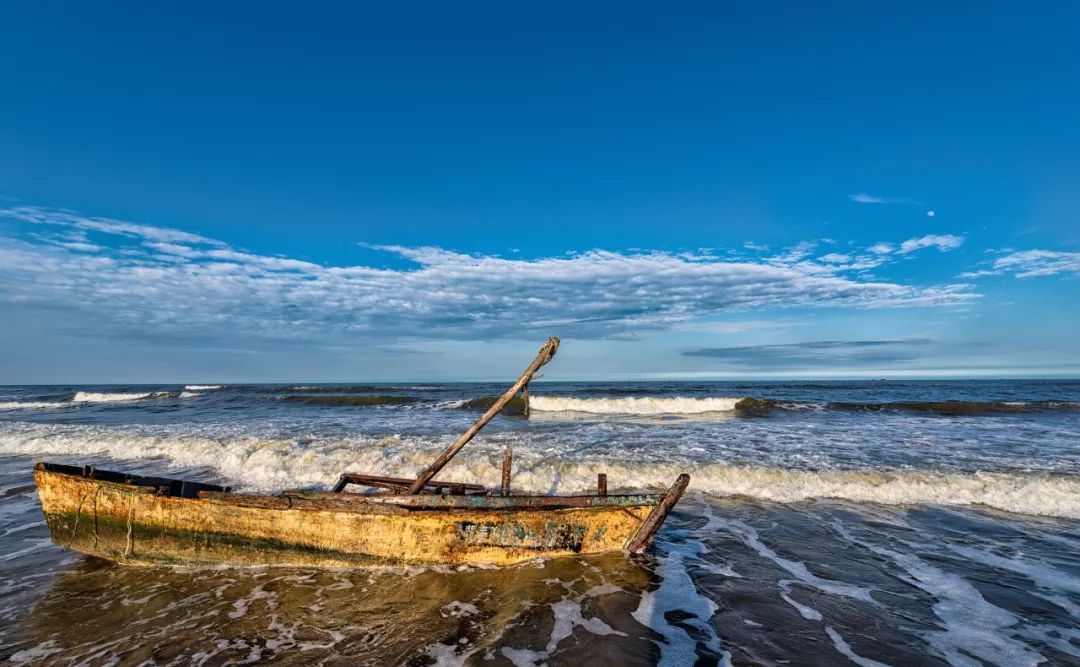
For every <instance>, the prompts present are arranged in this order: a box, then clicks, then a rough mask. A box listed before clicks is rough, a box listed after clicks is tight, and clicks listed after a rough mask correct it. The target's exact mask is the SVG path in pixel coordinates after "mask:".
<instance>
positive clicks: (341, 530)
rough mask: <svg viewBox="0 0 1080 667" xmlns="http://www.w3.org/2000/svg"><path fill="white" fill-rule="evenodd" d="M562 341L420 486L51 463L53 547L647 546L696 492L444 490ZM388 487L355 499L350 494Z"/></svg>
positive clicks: (277, 561)
mask: <svg viewBox="0 0 1080 667" xmlns="http://www.w3.org/2000/svg"><path fill="white" fill-rule="evenodd" d="M558 344H559V341H558V339H557V338H552V339H551V340H549V341H548V343H547V345H545V346H544V348H542V349H541V351H540V354H538V355H537V358H536V359H535V360H534V361H533V364H532V365H530V366H529V368H528V369H527V370H526V371H525V373H523V374H522V376H521V378H519V380H518V382H517V383H516V384H515V385H514V386H513V387H511V388H510V390H509V391H507V392H506V394H504V395H503V396H502V397H501V398H500V399H499V401H496V403H495V404H494V405H493V406H492V407H491V409H489V410H488V411H487V412H486V413H485V414H484V416H483V417H481V418H480V420H478V421H477V422H476V423H475V424H474V425H473V426H472V427H471V428H470V429H469V430H468V431H466V432H465V434H464V435H462V436H461V438H459V439H458V441H457V442H455V443H454V445H452V446H451V447H450V448H449V449H447V451H446V452H444V453H443V454H442V456H440V457H439V459H437V460H436V461H435V463H434V464H433V465H432V466H430V467H428V468H427V469H425V470H424V471H422V472H421V473H420V475H418V477H417V478H416V479H398V478H389V477H377V476H371V475H362V474H355V473H345V474H343V475H341V477H340V479H339V480H338V483H337V484H336V485H335V487H334V489H333V490H332V491H285V492H283V493H281V494H278V495H250V494H244V493H234V492H232V491H231V490H230V489H229V488H227V487H222V486H216V485H213V484H201V483H196V482H187V481H183V480H176V479H168V478H162V477H146V476H139V475H127V474H123V473H118V472H112V471H106V470H97V469H94V468H91V467H82V468H80V467H76V466H66V465H59V464H54V463H38V464H37V466H36V467H35V470H34V481H35V483H36V484H37V488H38V494H39V496H40V498H41V505H42V509H43V511H44V513H45V518H46V522H47V523H48V526H49V531H50V534H51V535H52V539H53V541H54V542H56V543H57V544H58V545H60V546H62V547H66V548H69V549H73V550H75V551H79V552H82V553H85V554H89V555H91V556H97V557H99V558H105V559H108V560H112V561H116V562H120V563H128V564H162V563H164V564H185V563H186V564H199V563H201V564H226V565H296V566H309V567H310V566H314V567H356V566H364V565H388V564H407V563H446V564H463V563H493V564H499V565H504V564H511V563H516V562H521V561H525V560H529V559H532V558H536V557H549V556H566V555H573V554H587V553H599V552H604V551H613V550H619V549H624V550H627V551H630V552H640V551H643V550H644V549H645V548H646V547H647V546H648V545H649V543H650V542H651V540H652V537H653V535H654V534H655V532H656V531H657V529H659V527H660V525H661V524H662V523H663V521H664V519H665V518H666V517H667V515H668V513H669V512H670V511H671V509H672V508H673V507H674V506H675V503H677V502H678V500H679V498H680V496H681V495H682V493H683V491H684V490H685V489H686V486H687V484H688V483H689V479H690V478H689V476H688V475H685V474H684V475H680V476H679V477H678V479H677V480H676V481H675V483H674V484H673V485H672V486H671V488H670V489H669V490H668V491H667V492H666V493H662V494H630V495H616V494H610V495H609V494H608V493H607V478H606V476H605V475H603V474H601V475H600V476H599V477H598V480H597V492H596V493H595V494H593V495H576V496H535V495H518V494H513V493H511V490H510V473H511V464H512V457H511V455H510V452H509V451H507V452H506V453H505V455H504V458H503V471H502V472H503V476H502V487H501V488H500V489H497V490H488V489H485V488H484V487H482V486H480V485H477V484H463V483H457V482H442V481H435V480H434V479H433V478H434V477H435V475H436V474H438V472H439V471H440V470H441V469H442V467H443V466H445V464H446V463H447V462H448V461H449V460H450V459H451V458H452V457H453V456H454V455H455V454H456V453H457V452H458V451H460V449H461V448H462V447H463V446H464V445H465V443H467V442H468V441H469V440H470V439H471V438H472V437H473V436H475V435H476V433H477V432H479V430H480V429H481V428H483V426H484V424H486V423H487V422H488V421H490V419H491V418H492V417H494V416H495V414H497V413H498V411H499V410H500V409H501V408H502V406H503V405H505V403H506V402H507V401H509V400H510V399H511V398H513V397H514V396H515V395H516V394H517V393H518V392H519V391H522V390H524V389H525V387H526V386H527V384H528V381H529V380H530V379H531V378H532V377H533V374H534V373H535V372H536V370H537V369H538V368H539V367H540V366H543V365H544V364H545V363H547V362H548V361H549V360H550V359H551V357H552V356H554V354H555V351H556V350H557V349H558ZM353 485H356V486H364V487H368V488H369V489H373V490H376V492H369V493H351V492H349V490H348V487H350V486H353Z"/></svg>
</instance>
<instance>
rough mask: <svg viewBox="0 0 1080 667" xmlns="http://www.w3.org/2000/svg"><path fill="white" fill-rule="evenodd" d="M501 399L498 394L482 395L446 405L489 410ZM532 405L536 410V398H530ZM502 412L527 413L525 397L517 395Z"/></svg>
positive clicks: (512, 413)
mask: <svg viewBox="0 0 1080 667" xmlns="http://www.w3.org/2000/svg"><path fill="white" fill-rule="evenodd" d="M497 400H499V397H498V396H481V397H479V398H470V399H469V400H467V401H450V402H447V403H445V404H444V405H445V407H452V408H460V409H462V410H487V409H488V408H490V407H491V406H492V405H495V401H497ZM530 405H531V406H532V408H533V409H534V410H535V409H537V408H536V399H535V398H532V399H530ZM500 414H504V415H523V414H525V399H523V398H521V397H520V396H515V397H513V398H511V399H510V401H509V402H508V403H507V404H506V406H504V407H503V409H502V412H501V413H500Z"/></svg>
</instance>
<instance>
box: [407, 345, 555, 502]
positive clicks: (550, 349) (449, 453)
mask: <svg viewBox="0 0 1080 667" xmlns="http://www.w3.org/2000/svg"><path fill="white" fill-rule="evenodd" d="M558 349H559V339H558V338H554V337H552V338H549V339H548V342H547V343H545V344H544V347H542V348H540V351H539V352H538V353H537V354H536V358H535V359H533V360H532V363H531V364H529V367H528V368H526V369H525V372H524V373H522V374H521V377H519V378H518V380H517V382H515V383H514V386H512V387H510V389H508V390H507V391H506V393H505V394H503V395H502V396H500V397H499V399H498V400H497V401H495V403H493V404H492V406H491V407H490V408H488V410H487V412H485V413H484V415H483V416H482V417H480V419H478V420H477V421H476V423H475V424H473V425H472V426H470V427H469V430H467V431H465V432H464V433H462V434H461V437H460V438H458V439H457V442H455V443H454V444H452V445H450V447H449V448H448V449H447V450H446V451H445V452H443V453H442V454H440V455H439V458H437V459H435V462H434V463H432V464H431V465H430V466H428V467H427V468H425V469H424V470H422V471H421V472H420V474H419V475H417V477H416V481H415V482H413V484H412V486H410V487H409V489H408V490H407V491H406V493H407V494H410V495H415V494H417V493H420V491H421V490H423V488H424V485H426V484H427V483H428V482H429V481H431V479H432V478H433V477H435V475H438V474H439V471H440V470H442V469H443V467H444V466H446V464H447V463H449V462H450V459H452V458H454V456H455V455H457V453H458V452H460V451H461V448H462V447H464V446H465V445H467V444H468V443H469V441H470V440H472V439H473V437H475V436H476V434H477V433H479V432H480V429H482V428H484V426H485V425H486V424H487V423H488V422H489V421H491V420H492V419H494V417H495V415H497V414H499V411H500V410H502V409H503V407H505V406H506V404H507V403H509V402H510V399H512V398H513V397H514V396H515V395H517V393H518V392H519V391H521V389H522V388H523V387H525V386H526V385H528V384H529V380H531V379H532V376H533V374H534V373H535V372H536V371H537V370H539V369H540V367H541V366H543V365H544V364H546V363H547V362H549V361H551V358H552V357H554V356H555V352H557V351H558Z"/></svg>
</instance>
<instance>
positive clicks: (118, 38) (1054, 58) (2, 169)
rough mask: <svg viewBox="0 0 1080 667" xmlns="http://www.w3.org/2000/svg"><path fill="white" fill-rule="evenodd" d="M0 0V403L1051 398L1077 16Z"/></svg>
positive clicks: (1067, 328) (994, 5) (1079, 164)
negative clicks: (662, 389) (664, 382)
mask: <svg viewBox="0 0 1080 667" xmlns="http://www.w3.org/2000/svg"><path fill="white" fill-rule="evenodd" d="M1031 9H1032V8H1031V6H1030V5H1028V4H1023V5H1022V4H1020V3H1005V2H989V3H987V2H983V3H946V5H942V4H941V3H933V4H931V3H910V2H909V3H852V2H842V3H830V2H823V3H814V4H813V5H801V4H799V3H777V2H760V3H685V4H681V5H679V6H677V7H673V6H670V5H661V4H660V3H555V4H550V3H548V4H543V5H526V4H523V3H505V2H503V3H496V2H491V3H456V4H453V5H448V4H445V3H430V4H426V3H406V4H399V5H396V6H394V7H388V6H376V5H374V4H370V3H329V2H326V3H305V4H303V5H286V4H278V3H260V4H258V5H250V6H244V5H242V4H239V3H237V4H233V5H231V6H230V7H227V8H222V7H216V6H213V5H193V4H191V3H184V4H180V3H177V4H172V5H168V4H165V3H152V4H147V3H139V4H135V3H132V4H123V3H112V4H110V5H109V6H108V7H102V6H100V5H90V4H86V3H70V4H65V3H22V4H19V5H14V4H9V5H6V6H4V7H3V8H0V24H2V25H4V26H5V31H4V32H5V36H4V39H3V40H0V90H2V91H4V93H3V94H4V97H3V100H2V103H0V209H2V210H0V315H2V317H0V319H2V321H3V322H4V326H3V327H0V383H2V382H10V383H25V382H45V383H47V382H138V381H147V382H173V381H176V382H185V381H244V380H250V381H260V380H282V381H288V380H311V381H315V380H326V381H333V380H358V379H368V380H378V379H386V380H394V379H433V380H434V379H474V378H493V377H494V378H497V377H505V376H506V375H507V374H513V373H515V372H516V370H517V369H518V366H521V365H522V363H523V362H524V361H526V360H527V359H528V358H529V356H530V354H531V352H532V350H533V348H534V347H536V346H538V345H539V343H540V342H542V341H543V339H544V338H545V337H546V336H548V335H560V336H562V337H563V338H564V340H565V341H566V344H565V346H564V348H563V350H562V352H561V353H560V360H561V362H560V364H559V366H558V370H559V377H564V378H597V379H599V378H632V379H649V378H658V377H659V378H684V377H685V378H697V377H718V378H730V377H736V378H742V377H746V378H753V377H777V376H793V377H863V376H873V377H908V376H920V377H921V376H928V377H933V376H960V377H968V376H979V377H984V376H990V377H995V376H1017V375H1019V376H1029V377H1034V376H1062V375H1064V376H1077V375H1080V353H1078V352H1077V350H1076V347H1077V346H1076V343H1075V338H1076V331H1077V329H1078V325H1080V315H1078V314H1077V304H1078V302H1080V299H1078V297H1080V283H1078V281H1077V278H1078V274H1080V194H1078V191H1080V190H1078V188H1077V186H1076V184H1077V183H1080V123H1077V122H1076V120H1075V119H1076V118H1080V92H1078V88H1077V86H1076V85H1075V82H1076V81H1077V80H1080V49H1077V48H1076V45H1075V39H1074V34H1073V32H1074V27H1075V26H1076V25H1077V21H1078V19H1080V6H1078V5H1076V4H1075V3H1064V2H1062V3H1055V2H1049V3H1042V4H1040V5H1039V11H1038V12H1034V11H1031Z"/></svg>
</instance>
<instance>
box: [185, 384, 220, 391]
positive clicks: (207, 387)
mask: <svg viewBox="0 0 1080 667" xmlns="http://www.w3.org/2000/svg"><path fill="white" fill-rule="evenodd" d="M221 388H222V385H220V384H189V385H184V389H185V390H187V391H213V390H214V389H221Z"/></svg>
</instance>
